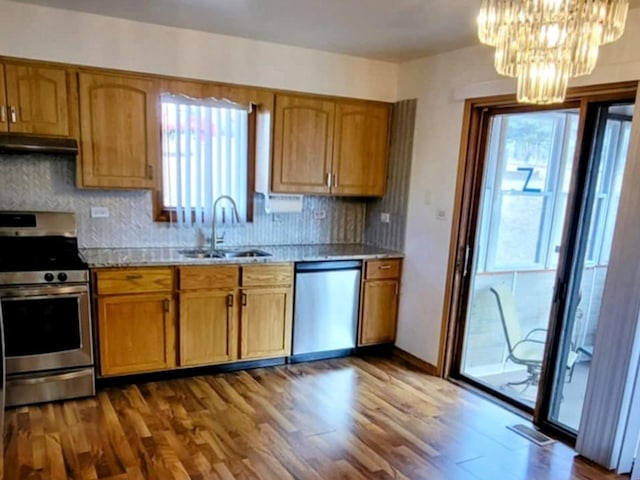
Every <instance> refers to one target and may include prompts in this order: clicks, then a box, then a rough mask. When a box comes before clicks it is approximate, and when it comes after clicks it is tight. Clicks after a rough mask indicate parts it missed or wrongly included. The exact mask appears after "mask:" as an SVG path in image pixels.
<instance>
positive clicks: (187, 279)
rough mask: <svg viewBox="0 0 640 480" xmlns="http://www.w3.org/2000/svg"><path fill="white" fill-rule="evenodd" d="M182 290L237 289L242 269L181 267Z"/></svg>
mask: <svg viewBox="0 0 640 480" xmlns="http://www.w3.org/2000/svg"><path fill="white" fill-rule="evenodd" d="M178 278H179V283H178V287H179V288H180V290H203V289H212V288H235V287H237V286H238V282H239V280H240V268H239V267H237V266H235V265H221V266H217V267H180V272H179V277H178Z"/></svg>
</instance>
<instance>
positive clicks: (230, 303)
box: [227, 293, 233, 307]
mask: <svg viewBox="0 0 640 480" xmlns="http://www.w3.org/2000/svg"><path fill="white" fill-rule="evenodd" d="M227 307H233V294H232V293H230V294H229V295H227Z"/></svg>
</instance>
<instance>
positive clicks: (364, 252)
mask: <svg viewBox="0 0 640 480" xmlns="http://www.w3.org/2000/svg"><path fill="white" fill-rule="evenodd" d="M227 248H229V249H233V250H236V249H238V250H244V249H259V250H263V251H265V252H267V253H270V254H271V255H270V256H268V257H240V258H238V257H235V258H203V259H198V258H188V257H185V256H184V255H181V254H180V253H178V251H179V250H184V249H185V247H180V248H178V247H150V248H87V249H81V250H80V253H81V254H82V256H83V257H84V259H85V260H86V262H87V263H88V264H89V266H90V267H91V268H100V267H135V266H145V265H217V264H224V263H268V262H307V261H318V260H359V259H372V258H401V257H403V256H404V254H403V253H400V252H394V251H391V250H385V249H382V248H376V247H372V246H369V245H361V244H344V245H340V244H332V245H278V246H262V245H260V246H250V247H249V246H247V247H240V246H229V247H227Z"/></svg>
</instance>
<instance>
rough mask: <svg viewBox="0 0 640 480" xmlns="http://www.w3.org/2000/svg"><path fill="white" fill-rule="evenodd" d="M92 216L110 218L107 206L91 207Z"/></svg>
mask: <svg viewBox="0 0 640 480" xmlns="http://www.w3.org/2000/svg"><path fill="white" fill-rule="evenodd" d="M91 218H109V209H108V208H107V207H91Z"/></svg>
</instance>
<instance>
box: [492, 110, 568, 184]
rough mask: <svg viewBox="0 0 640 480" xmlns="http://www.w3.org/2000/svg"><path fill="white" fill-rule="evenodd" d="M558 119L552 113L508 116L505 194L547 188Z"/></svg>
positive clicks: (504, 170) (504, 171)
mask: <svg viewBox="0 0 640 480" xmlns="http://www.w3.org/2000/svg"><path fill="white" fill-rule="evenodd" d="M557 118H558V117H557V116H555V115H551V114H533V115H532V114H529V115H512V116H509V117H508V122H507V131H506V138H505V152H504V153H505V155H504V156H503V159H504V162H505V164H504V166H503V175H502V182H501V188H502V190H503V191H506V190H517V191H524V190H525V189H526V190H529V189H536V190H545V189H546V183H547V175H548V171H549V163H550V161H551V156H552V153H553V148H552V146H553V141H554V131H555V128H556V123H557Z"/></svg>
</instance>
